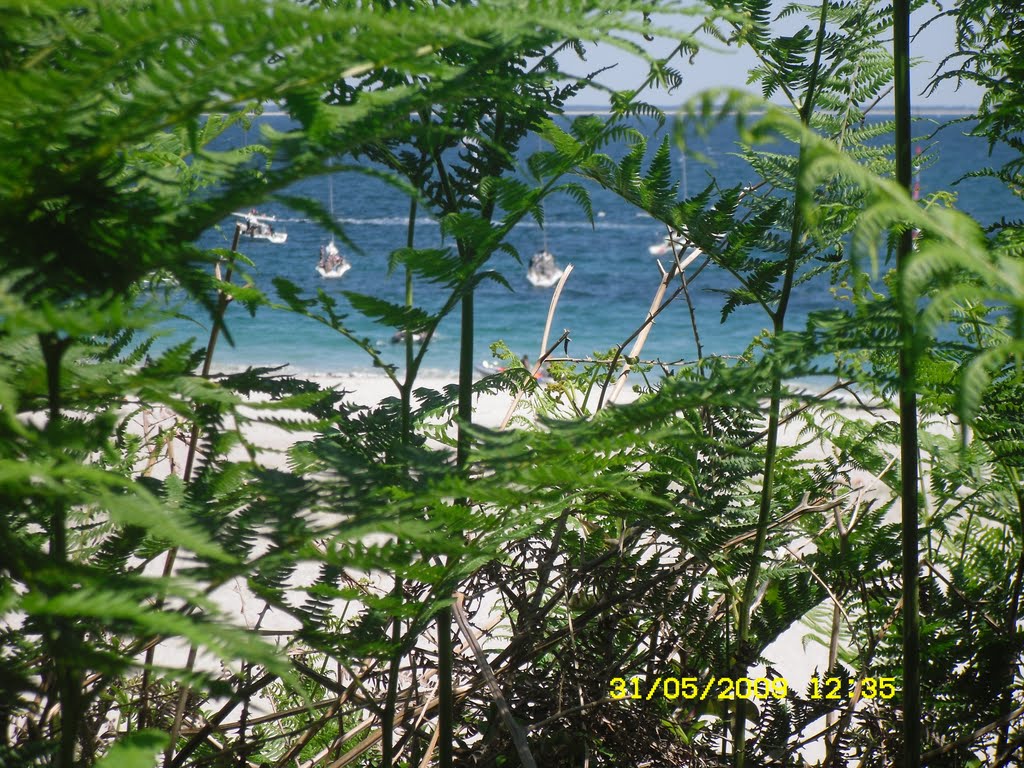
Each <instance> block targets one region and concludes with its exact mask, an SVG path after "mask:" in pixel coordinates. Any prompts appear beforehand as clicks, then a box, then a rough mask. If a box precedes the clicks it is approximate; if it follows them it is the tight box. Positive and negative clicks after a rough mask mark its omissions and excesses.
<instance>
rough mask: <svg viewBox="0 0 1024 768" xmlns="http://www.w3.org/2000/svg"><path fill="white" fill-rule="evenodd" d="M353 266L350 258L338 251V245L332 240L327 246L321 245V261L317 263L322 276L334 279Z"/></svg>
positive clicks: (317, 268)
mask: <svg viewBox="0 0 1024 768" xmlns="http://www.w3.org/2000/svg"><path fill="white" fill-rule="evenodd" d="M351 268H352V265H351V264H349V263H348V260H347V259H346V258H345V257H344V256H342V255H341V253H339V252H338V246H336V245H335V244H334V241H333V240H331V242H329V243H328V244H327V245H326V246H323V245H322V246H320V261H319V262H318V263H317V265H316V271H317V274H319V275H320V277H324V278H327V279H329V280H330V279H333V278H337V277H341V276H342V275H344V274H345V273H346V272H348V271H349V270H350V269H351Z"/></svg>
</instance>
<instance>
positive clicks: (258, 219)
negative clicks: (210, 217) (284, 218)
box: [231, 209, 288, 245]
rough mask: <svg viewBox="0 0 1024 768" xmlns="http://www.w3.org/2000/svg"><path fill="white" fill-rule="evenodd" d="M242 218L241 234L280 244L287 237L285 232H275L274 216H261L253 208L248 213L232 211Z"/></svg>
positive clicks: (275, 219) (275, 218) (234, 214)
mask: <svg viewBox="0 0 1024 768" xmlns="http://www.w3.org/2000/svg"><path fill="white" fill-rule="evenodd" d="M231 215H232V216H238V217H239V218H240V219H242V231H241V234H242V235H243V236H245V237H251V238H253V239H254V240H269V241H270V242H272V243H276V244H278V245H280V244H281V243H283V242H285V241H286V240H287V239H288V233H287V232H275V231H274V224H273V222H275V221H277V217H276V216H261V215H260V214H258V213H257V212H256V210H255V209H253V210H251V211H249V212H248V213H233V214H231Z"/></svg>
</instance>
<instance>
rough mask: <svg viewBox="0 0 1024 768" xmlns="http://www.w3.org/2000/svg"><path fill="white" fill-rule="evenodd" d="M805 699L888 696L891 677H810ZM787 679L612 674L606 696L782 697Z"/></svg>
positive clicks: (892, 683)
mask: <svg viewBox="0 0 1024 768" xmlns="http://www.w3.org/2000/svg"><path fill="white" fill-rule="evenodd" d="M805 688H806V690H807V691H808V698H811V699H826V700H837V699H844V698H853V697H854V696H855V695H856V696H859V697H862V698H865V699H874V698H879V699H891V698H893V697H894V696H895V695H896V678H895V677H862V678H845V677H825V678H819V677H812V678H811V679H810V681H809V682H808V684H807V686H806V687H805ZM789 690H790V686H789V680H787V679H786V678H784V677H716V676H714V675H712V676H711V677H709V678H707V679H706V680H702V679H700V678H697V677H655V678H653V679H647V678H643V677H630V678H625V677H613V678H612V679H611V681H610V682H609V694H608V697H609V698H611V699H616V700H623V699H644V700H646V701H650V700H651V699H653V698H655V697H661V698H663V699H665V700H667V701H675V700H677V699H684V700H687V701H694V700H697V701H707V700H709V699H717V700H719V701H729V700H735V699H747V700H750V699H762V700H763V699H785V698H786V697H787V696H789Z"/></svg>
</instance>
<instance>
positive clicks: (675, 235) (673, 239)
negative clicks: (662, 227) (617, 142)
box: [647, 232, 686, 256]
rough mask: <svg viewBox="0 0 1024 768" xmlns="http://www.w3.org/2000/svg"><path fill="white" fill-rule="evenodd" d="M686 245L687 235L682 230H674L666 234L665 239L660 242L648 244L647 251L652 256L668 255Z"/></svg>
mask: <svg viewBox="0 0 1024 768" xmlns="http://www.w3.org/2000/svg"><path fill="white" fill-rule="evenodd" d="M684 245H686V236H685V235H684V234H682V233H680V232H672V233H671V234H669V235H666V236H665V239H664V240H662V241H661V242H660V243H655V244H654V245H651V246H648V248H647V252H648V253H650V254H651V256H668V255H671V254H672V253H673V252H674V251H675V250H677V249H681V248H682V247H683V246H684Z"/></svg>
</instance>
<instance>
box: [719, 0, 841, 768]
mask: <svg viewBox="0 0 1024 768" xmlns="http://www.w3.org/2000/svg"><path fill="white" fill-rule="evenodd" d="M828 5H829V0H822V3H821V13H820V15H819V18H818V34H817V40H816V42H815V47H814V62H813V63H812V65H811V71H810V79H809V81H808V84H807V93H806V94H805V97H804V102H803V104H802V105H801V108H800V121H801V122H802V123H803V124H804V126H808V125H809V124H810V121H811V114H812V112H813V111H814V97H815V95H816V93H815V88H816V86H817V78H818V69H819V68H820V66H821V52H822V48H823V46H824V43H825V24H826V21H827V19H828ZM805 155H806V149H805V147H804V144H803V143H801V145H800V159H799V163H798V165H797V167H798V168H801V167H802V166H803V164H804V157H805ZM803 228H804V222H803V215H802V214H801V213H800V207H799V205H798V206H796V207H795V208H794V210H793V224H792V228H791V230H790V236H789V252H788V254H787V256H786V273H785V277H784V278H783V283H782V290H781V291H780V294H779V304H778V306H777V307H776V309H775V312H774V313H772V321H773V322H772V325H773V335H774V336H775V337H776V338H778V337H779V336H780V335H782V333H783V331H784V330H785V326H786V311H787V309H788V308H789V297H790V294H791V293H792V291H793V281H794V278H795V275H796V267H797V261H798V259H799V256H800V239H801V235H802V233H803ZM781 406H782V372H781V370H779V369H778V368H776V369H775V370H774V371H773V372H772V389H771V401H770V404H769V406H768V435H767V442H766V444H765V456H764V473H763V477H762V481H761V499H760V504H759V507H758V513H757V534H756V537H755V539H754V551H753V556H752V558H751V563H750V571H749V572H748V573H747V580H746V583H745V584H744V587H743V595H742V602H741V603H740V605H739V627H738V631H737V633H736V635H737V636H736V653H735V658H736V670H735V674H736V676H737V677H745V676H746V671H747V657H748V654H749V650H750V649H749V648H748V647H747V646H748V644H749V642H750V614H751V608H752V606H753V604H754V600H755V598H756V596H757V588H758V579H759V578H760V571H761V560H762V558H763V557H764V550H765V544H766V541H767V538H768V524H769V522H770V518H771V509H772V499H773V497H774V493H775V469H776V459H777V457H778V450H779V425H780V414H781ZM741 704H742V702H741V703H740V704H738V705H737V707H736V712H735V713H734V717H733V764H734V765H735V766H736V768H743V767H744V765H745V763H746V740H747V723H746V717H745V713H744V710H743V707H742V706H741Z"/></svg>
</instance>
